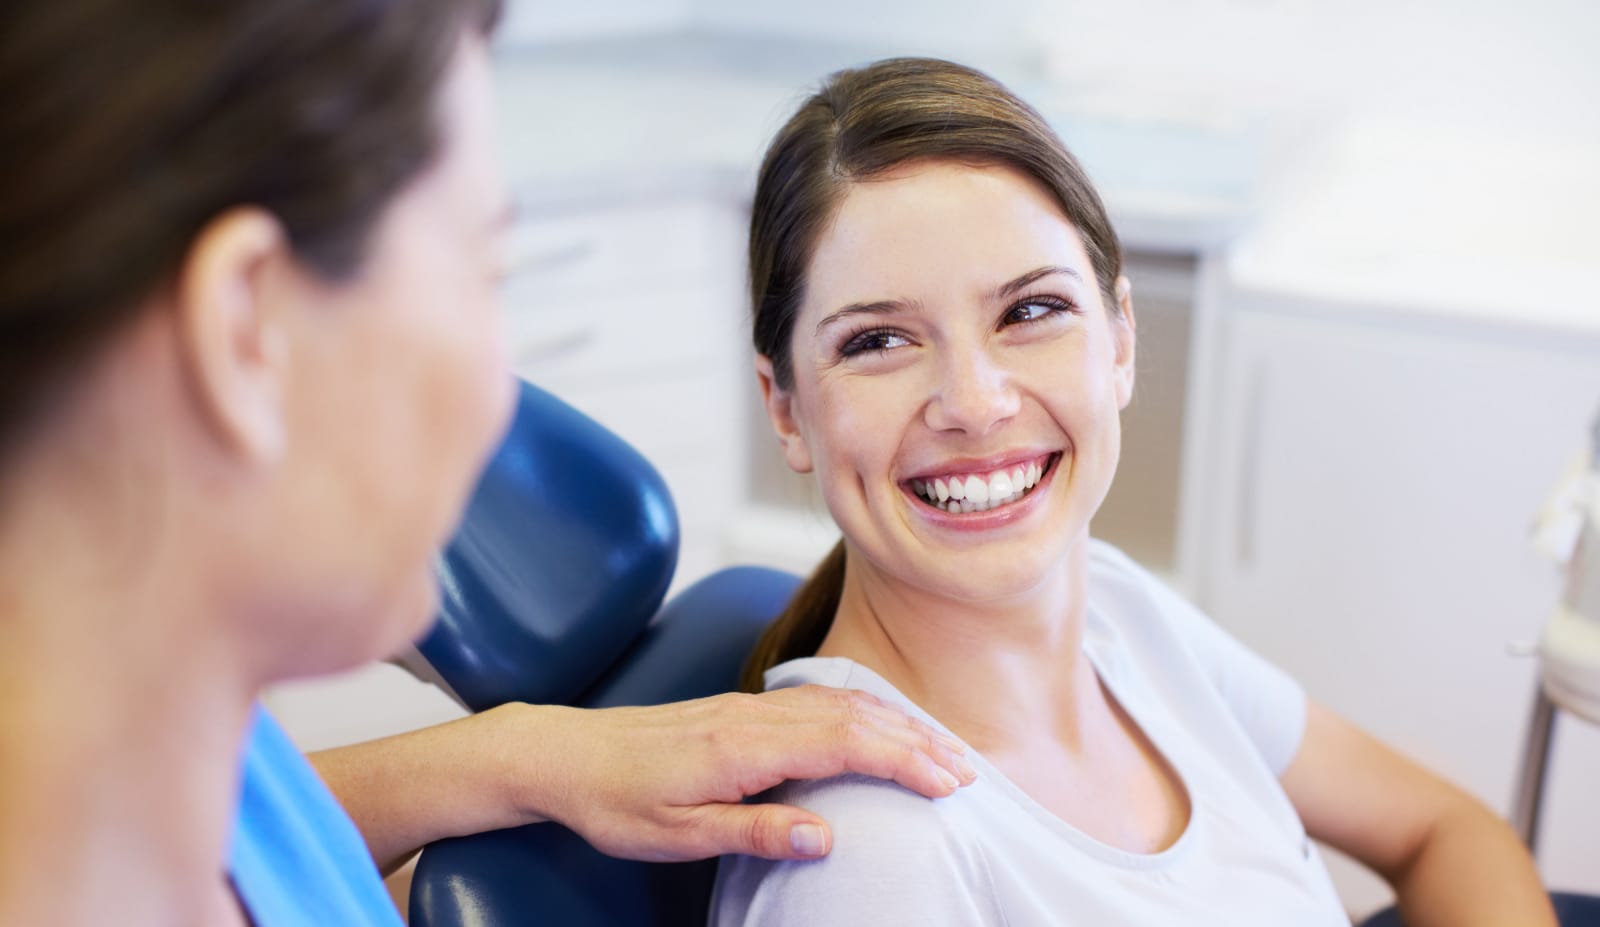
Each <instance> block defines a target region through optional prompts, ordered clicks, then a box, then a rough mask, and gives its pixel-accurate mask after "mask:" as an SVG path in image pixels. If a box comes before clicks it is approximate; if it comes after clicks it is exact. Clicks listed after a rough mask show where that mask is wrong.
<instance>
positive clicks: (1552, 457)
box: [1198, 294, 1600, 913]
mask: <svg viewBox="0 0 1600 927" xmlns="http://www.w3.org/2000/svg"><path fill="white" fill-rule="evenodd" d="M1227 302H1228V311H1227V312H1226V313H1225V314H1224V317H1223V324H1224V329H1223V331H1222V339H1221V341H1222V349H1221V350H1220V352H1219V354H1218V357H1217V359H1216V360H1217V363H1218V368H1217V371H1216V373H1215V376H1216V377H1217V382H1218V384H1219V387H1220V388H1219V391H1218V394H1217V398H1216V402H1215V405H1214V408H1215V410H1216V412H1215V415H1214V422H1215V426H1214V427H1215V428H1216V431H1215V433H1214V434H1213V435H1211V436H1209V437H1208V439H1207V444H1208V447H1207V451H1208V453H1209V456H1210V460H1209V461H1208V463H1209V467H1208V472H1209V474H1210V476H1209V478H1208V480H1207V483H1208V486H1207V489H1208V492H1207V497H1206V498H1205V499H1204V506H1203V507H1202V508H1201V509H1200V511H1202V512H1204V513H1206V516H1205V518H1204V520H1203V524H1204V530H1203V531H1202V535H1203V537H1204V538H1205V543H1204V544H1203V545H1201V548H1200V551H1199V555H1200V557H1201V558H1202V564H1201V567H1200V570H1199V577H1200V588H1199V590H1198V592H1199V595H1200V598H1201V601H1202V604H1203V605H1204V606H1205V607H1206V608H1207V609H1208V610H1209V611H1210V612H1211V613H1212V614H1213V615H1214V616H1215V617H1216V619H1217V620H1218V621H1219V622H1221V623H1222V624H1223V625H1224V626H1225V627H1227V628H1228V629H1229V630H1231V631H1232V632H1233V633H1235V634H1236V635H1237V636H1239V637H1240V638H1242V639H1243V640H1244V641H1245V642H1246V643H1248V644H1249V645H1251V646H1252V647H1254V648H1255V649H1257V650H1258V651H1260V652H1261V653H1262V654H1264V655H1265V656H1266V657H1268V658H1269V659H1271V660H1273V661H1274V662H1276V663H1278V664H1279V665H1280V666H1282V667H1284V668H1285V669H1287V670H1288V671H1289V672H1291V673H1292V674H1294V675H1295V676H1296V677H1297V678H1298V679H1300V680H1301V681H1302V682H1303V683H1304V684H1305V686H1306V688H1307V689H1308V690H1309V692H1310V693H1311V694H1312V695H1313V696H1314V697H1316V698H1319V699H1321V700H1322V701H1324V702H1326V703H1327V704H1329V705H1330V706H1331V707H1333V708H1334V709H1335V710H1337V711H1339V712H1341V713H1342V714H1344V715H1346V716H1347V717H1349V718H1351V719H1353V720H1354V721H1355V722H1357V723H1358V724H1360V725H1361V726H1362V727H1364V728H1366V729H1367V730H1368V731H1370V732H1372V733H1374V734H1376V735H1377V736H1379V737H1381V738H1383V739H1384V740H1386V741H1387V742H1389V743H1391V744H1394V745H1398V746H1400V747H1401V748H1402V749H1403V750H1404V751H1405V752H1407V753H1408V754H1410V755H1412V756H1413V757H1414V758H1416V759H1418V760H1420V761H1422V762H1423V763H1425V764H1427V765H1428V766H1430V767H1432V768H1433V769H1435V770H1438V771H1440V772H1442V773H1444V774H1446V775H1447V776H1449V777H1450V778H1451V779H1453V780H1455V781H1456V782H1458V783H1460V784H1461V785H1463V786H1465V787H1467V788H1468V789H1470V790H1471V791H1473V792H1474V793H1476V794H1477V795H1479V796H1480V797H1481V798H1483V799H1484V800H1485V801H1487V802H1488V803H1489V804H1490V805H1491V806H1492V807H1494V808H1496V809H1497V810H1499V811H1501V812H1504V811H1506V810H1507V808H1508V805H1509V799H1510V794H1511V789H1512V785H1513V778H1514V776H1515V772H1516V770H1515V765H1516V763H1517V759H1518V748H1519V746H1520V744H1521V739H1522V737H1523V731H1524V726H1525V723H1526V716H1527V712H1528V709H1529V705H1530V700H1531V697H1532V692H1533V686H1534V679H1535V673H1536V665H1535V663H1534V662H1533V661H1532V660H1529V659H1518V658H1513V657H1510V656H1508V655H1507V644H1508V642H1511V641H1517V640H1532V639H1534V638H1536V637H1537V635H1538V632H1539V629H1540V627H1541V626H1542V624H1543V622H1544V620H1545V619H1546V618H1547V617H1548V615H1549V612H1550V609H1551V607H1552V605H1553V604H1554V602H1555V601H1556V598H1557V594H1558V581H1557V574H1556V572H1555V570H1554V568H1553V567H1552V566H1551V565H1549V564H1547V563H1544V562H1541V561H1539V560H1538V559H1537V558H1536V557H1535V556H1534V554H1533V553H1532V551H1531V549H1530V544H1529V542H1528V534H1529V527H1530V524H1531V518H1532V516H1533V514H1534V513H1535V512H1536V510H1537V509H1538V507H1539V506H1540V504H1541V503H1542V501H1543V500H1544V498H1545V496H1546V494H1547V493H1548V492H1549V491H1550V490H1551V488H1552V487H1553V485H1554V483H1555V480H1556V478H1557V477H1558V475H1559V474H1560V473H1561V471H1562V469H1563V467H1564V466H1565V465H1566V464H1567V463H1568V462H1569V461H1570V459H1571V457H1572V455H1573V454H1574V453H1575V452H1576V451H1577V450H1578V449H1579V448H1580V447H1581V445H1582V441H1583V438H1584V436H1585V435H1586V434H1587V429H1586V425H1587V423H1588V422H1589V421H1590V419H1591V417H1592V416H1593V414H1594V413H1595V407H1596V403H1597V402H1600V333H1596V334H1593V335H1585V334H1571V335H1565V336H1558V335H1555V334H1550V333H1538V332H1527V331H1522V330H1519V329H1517V328H1514V327H1511V326H1505V327H1499V326H1494V325H1490V324H1485V323H1478V322H1474V323H1467V322H1449V321H1442V320H1437V319H1435V320H1428V319H1418V318H1416V317H1410V316H1405V315H1401V314H1397V313H1382V312H1376V311H1371V310H1356V309H1353V308H1351V307H1347V306H1338V305H1322V306H1315V305H1307V304H1306V303H1305V302H1304V301H1303V300H1287V299H1283V298H1274V297H1269V296H1259V295H1258V296H1247V295H1244V294H1233V295H1232V296H1231V297H1230V298H1229V299H1228V300H1227ZM1554 766H1555V769H1556V771H1557V774H1556V776H1555V782H1554V787H1553V789H1552V791H1551V793H1550V794H1548V795H1547V804H1546V821H1547V824H1546V827H1547V833H1546V839H1545V845H1544V847H1543V859H1542V861H1541V862H1542V865H1543V869H1544V873H1545V876H1546V878H1547V879H1548V880H1549V881H1550V882H1552V883H1553V884H1555V885H1556V886H1558V887H1561V886H1566V887H1574V888H1582V889H1585V890H1588V891H1596V890H1600V870H1597V869H1596V867H1595V866H1594V865H1593V861H1594V860H1596V859H1600V789H1596V788H1595V787H1593V786H1592V785H1590V784H1589V783H1594V782H1596V781H1600V735H1597V734H1596V732H1595V731H1594V730H1592V729H1585V728H1584V727H1583V726H1582V725H1579V724H1577V723H1575V722H1574V723H1571V724H1568V725H1567V726H1566V729H1565V731H1564V732H1563V733H1562V737H1561V742H1560V743H1558V745H1557V753H1556V756H1555V759H1554ZM1569 769H1570V770H1572V775H1571V776H1563V775H1562V772H1563V771H1564V770H1569ZM1335 875H1336V879H1337V881H1339V882H1340V888H1341V892H1342V893H1343V894H1344V896H1345V898H1346V901H1347V903H1349V904H1350V905H1351V907H1352V909H1353V910H1355V911H1357V913H1359V912H1360V911H1362V910H1364V909H1366V908H1369V907H1371V906H1372V905H1374V904H1375V903H1377V902H1378V901H1380V900H1382V898H1383V897H1384V892H1383V890H1382V889H1381V888H1378V887H1375V886H1376V885H1377V883H1376V882H1375V880H1369V879H1364V878H1362V877H1359V876H1356V875H1354V874H1353V872H1352V871H1351V868H1350V867H1346V866H1344V865H1342V864H1336V867H1335Z"/></svg>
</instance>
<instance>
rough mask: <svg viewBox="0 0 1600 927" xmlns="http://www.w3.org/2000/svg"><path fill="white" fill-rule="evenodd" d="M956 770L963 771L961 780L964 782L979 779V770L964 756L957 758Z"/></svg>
mask: <svg viewBox="0 0 1600 927" xmlns="http://www.w3.org/2000/svg"><path fill="white" fill-rule="evenodd" d="M956 769H958V770H960V771H961V780H962V781H963V782H971V781H972V780H974V779H976V778H978V768H977V767H976V766H973V765H972V761H971V760H969V759H967V758H966V757H964V756H957V757H956Z"/></svg>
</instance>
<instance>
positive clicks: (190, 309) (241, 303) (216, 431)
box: [172, 208, 294, 462]
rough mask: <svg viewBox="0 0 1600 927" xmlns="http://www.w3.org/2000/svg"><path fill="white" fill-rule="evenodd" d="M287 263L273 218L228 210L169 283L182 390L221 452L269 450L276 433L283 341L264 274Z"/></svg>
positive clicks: (266, 453) (257, 458)
mask: <svg viewBox="0 0 1600 927" xmlns="http://www.w3.org/2000/svg"><path fill="white" fill-rule="evenodd" d="M293 264H294V257H293V254H292V252H291V251H290V249H289V243H288V238H287V236H286V235H285V234H284V231H283V227H282V226H281V225H280V224H279V223H278V221H277V220H276V219H275V218H273V217H272V216H271V215H270V214H268V213H266V212H264V211H262V210H259V209H249V208H241V209H234V210H230V211H229V212H226V213H223V214H222V215H220V216H218V217H217V218H215V219H213V220H212V221H211V222H210V223H209V224H207V225H206V227H205V228H204V229H202V230H201V232H200V234H199V235H198V236H196V237H195V240H194V243H193V245H191V247H190V249H189V253H188V255H187V256H186V257H185V259H184V262H183V266H182V267H181V268H180V269H179V271H178V277H177V281H176V286H175V287H174V289H173V300H174V303H175V305H174V306H173V307H172V308H173V312H174V323H175V329H176V331H175V334H176V348H177V352H178V360H179V363H180V365H181V368H182V370H183V372H184V377H185V382H184V384H183V385H184V387H185V389H186V392H187V393H188V396H187V398H188V399H189V400H190V401H191V402H192V403H193V404H194V407H195V409H196V412H197V413H198V415H199V416H200V419H201V421H202V427H204V428H205V429H206V430H207V431H208V432H209V434H210V436H211V437H213V438H214V439H215V440H216V442H217V445H218V447H219V448H221V449H222V451H223V453H225V454H231V455H239V456H240V457H241V458H242V459H244V460H247V461H250V462H270V461H274V460H276V459H278V457H279V456H280V455H281V454H282V453H283V449H284V444H285V440H286V439H285V434H284V432H285V428H286V424H285V422H284V400H285V395H284V394H285V391H286V385H285V383H284V377H285V374H286V368H287V364H288V358H287V355H288V345H287V335H286V332H285V331H284V329H283V320H282V319H281V318H279V317H278V315H277V311H276V310H277V308H278V307H277V302H278V301H276V300H274V299H273V298H272V297H271V291H272V280H271V275H272V274H273V273H274V272H275V271H280V270H283V269H288V268H290V267H291V266H292V265H293Z"/></svg>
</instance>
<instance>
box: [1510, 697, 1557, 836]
mask: <svg viewBox="0 0 1600 927" xmlns="http://www.w3.org/2000/svg"><path fill="white" fill-rule="evenodd" d="M1555 725H1556V704H1555V702H1552V701H1551V700H1550V696H1548V695H1546V694H1545V691H1544V683H1543V682H1542V681H1535V682H1534V696H1533V716H1532V717H1531V718H1530V719H1529V721H1528V739H1527V741H1526V742H1525V743H1524V745H1523V748H1522V768H1521V769H1520V770H1519V771H1518V773H1517V791H1516V795H1515V796H1514V797H1513V799H1512V805H1511V826H1512V827H1513V828H1514V829H1515V830H1516V832H1517V836H1519V837H1521V838H1522V842H1523V843H1524V844H1526V845H1527V847H1528V852H1529V854H1532V855H1537V849H1536V844H1537V843H1538V841H1539V811H1540V805H1542V804H1543V803H1544V782H1545V773H1546V772H1547V771H1548V769H1549V765H1550V741H1551V737H1552V735H1553V734H1554V733H1555Z"/></svg>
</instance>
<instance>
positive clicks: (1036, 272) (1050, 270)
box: [992, 264, 1083, 301]
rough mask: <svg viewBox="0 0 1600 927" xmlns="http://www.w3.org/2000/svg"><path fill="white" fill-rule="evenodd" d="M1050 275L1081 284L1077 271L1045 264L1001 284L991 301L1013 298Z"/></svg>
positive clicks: (1081, 276)
mask: <svg viewBox="0 0 1600 927" xmlns="http://www.w3.org/2000/svg"><path fill="white" fill-rule="evenodd" d="M1052 274H1065V275H1067V276H1068V277H1071V278H1072V279H1074V280H1076V281H1078V282H1079V283H1082V282H1083V274H1080V273H1078V272H1077V270H1075V269H1073V268H1071V267H1067V266H1065V265H1062V264H1047V265H1045V266H1044V267H1036V268H1034V269H1033V270H1030V271H1028V272H1027V273H1025V274H1023V275H1022V276H1020V277H1018V278H1016V279H1015V280H1012V281H1010V282H1008V283H1002V284H1000V285H999V286H997V287H995V289H994V293H993V294H992V295H993V299H995V300H996V301H999V300H1003V299H1007V298H1009V297H1011V296H1015V295H1016V294H1017V293H1019V292H1021V291H1022V290H1023V289H1026V288H1027V287H1029V286H1031V285H1032V284H1034V283H1037V282H1038V281H1040V280H1042V279H1044V278H1045V277H1048V276H1051V275H1052Z"/></svg>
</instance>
